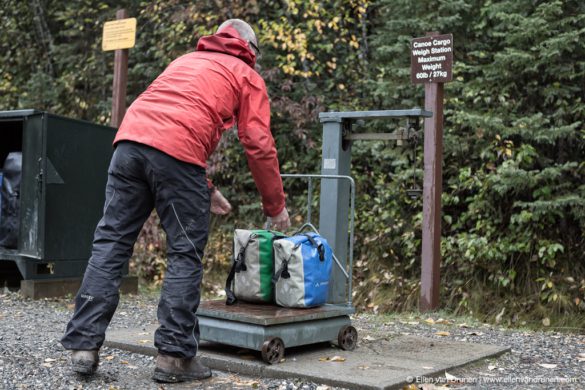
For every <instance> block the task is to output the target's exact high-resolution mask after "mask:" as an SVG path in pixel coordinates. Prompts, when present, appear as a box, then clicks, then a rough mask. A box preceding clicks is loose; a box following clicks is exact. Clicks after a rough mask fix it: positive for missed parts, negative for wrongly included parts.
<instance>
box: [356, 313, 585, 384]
mask: <svg viewBox="0 0 585 390" xmlns="http://www.w3.org/2000/svg"><path fill="white" fill-rule="evenodd" d="M354 325H355V326H356V327H357V328H358V331H359V332H360V335H361V336H362V340H361V342H376V341H377V340H380V339H384V338H387V337H388V335H398V334H403V335H417V336H425V337H431V338H436V339H443V340H456V341H464V342H470V343H478V344H495V345H501V346H509V347H510V348H511V352H510V353H506V354H504V355H502V356H500V357H498V358H494V359H486V360H483V361H481V362H478V363H475V364H471V365H468V366H465V367H461V368H458V369H454V370H452V371H450V372H447V373H446V374H445V376H441V377H439V378H436V379H432V378H420V380H419V381H418V384H419V387H423V386H420V385H421V384H423V383H424V382H425V380H428V384H427V386H424V388H425V389H432V388H442V386H446V387H447V388H458V389H464V388H465V389H495V388H497V389H518V390H521V389H522V390H524V389H585V327H583V329H581V330H579V329H575V332H576V333H557V332H552V331H547V332H542V331H539V332H535V331H522V330H512V329H506V328H502V327H498V326H494V325H490V324H482V323H478V322H476V321H473V320H469V321H468V322H465V320H463V319H442V318H439V316H437V315H430V316H429V315H425V316H420V315H410V316H399V317H389V316H386V317H384V316H375V315H367V314H366V315H361V316H358V317H357V318H356V320H354ZM364 335H366V336H364ZM364 337H365V339H364ZM390 337H394V336H390ZM498 381H499V382H500V383H498ZM433 386H435V387H433ZM413 389H415V388H414V387H413ZM408 390H410V389H408Z"/></svg>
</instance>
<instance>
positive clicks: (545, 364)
mask: <svg viewBox="0 0 585 390" xmlns="http://www.w3.org/2000/svg"><path fill="white" fill-rule="evenodd" d="M538 365H539V366H540V367H544V368H556V367H557V366H558V364H549V363H538Z"/></svg>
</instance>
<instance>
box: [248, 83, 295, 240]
mask: <svg viewBox="0 0 585 390" xmlns="http://www.w3.org/2000/svg"><path fill="white" fill-rule="evenodd" d="M243 84H244V85H243V86H242V91H241V95H240V107H239V112H238V137H239V139H240V142H241V143H242V145H243V147H244V150H245V152H246V158H247V160H248V166H249V167H250V171H251V172H252V177H253V178H254V182H255V183H256V187H257V188H258V191H259V192H260V195H261V197H262V207H263V209H264V214H266V215H267V216H268V217H272V218H271V220H272V223H273V224H274V225H275V228H278V229H286V228H287V227H289V226H290V220H289V218H288V212H287V211H286V205H285V197H284V191H283V189H282V179H281V177H280V169H279V167H278V156H277V153H276V147H275V144H274V138H272V134H271V133H270V103H269V101H268V94H267V92H266V86H265V85H264V80H262V78H261V77H260V76H258V75H256V74H252V80H248V79H245V80H244V81H243ZM285 214H286V218H284V217H285Z"/></svg>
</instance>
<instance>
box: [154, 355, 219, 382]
mask: <svg viewBox="0 0 585 390" xmlns="http://www.w3.org/2000/svg"><path fill="white" fill-rule="evenodd" d="M210 376H211V370H210V369H209V367H205V366H204V365H203V364H201V361H200V360H199V358H198V357H194V358H187V359H185V358H179V357H174V356H169V355H163V354H159V355H158V356H157V357H156V368H155V369H154V375H153V376H152V379H154V380H155V381H157V382H166V383H176V382H184V381H190V380H196V379H205V378H209V377H210Z"/></svg>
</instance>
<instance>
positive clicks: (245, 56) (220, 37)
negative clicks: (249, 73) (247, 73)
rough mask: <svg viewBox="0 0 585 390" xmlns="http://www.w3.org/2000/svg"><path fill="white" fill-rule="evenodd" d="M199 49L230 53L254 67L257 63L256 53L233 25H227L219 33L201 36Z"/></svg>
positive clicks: (198, 44) (198, 43)
mask: <svg viewBox="0 0 585 390" xmlns="http://www.w3.org/2000/svg"><path fill="white" fill-rule="evenodd" d="M197 50H198V51H200V50H201V51H215V52H219V53H225V54H229V55H231V56H234V57H238V58H239V59H241V60H242V61H244V62H245V63H246V64H248V65H250V66H251V67H252V68H254V65H255V64H256V54H255V53H254V51H253V50H252V49H250V47H249V46H248V42H246V41H245V40H243V39H242V38H241V37H240V34H238V32H237V31H236V29H234V28H233V27H226V28H224V29H223V30H221V32H219V33H217V34H213V35H207V36H205V37H201V38H200V39H199V42H197Z"/></svg>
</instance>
